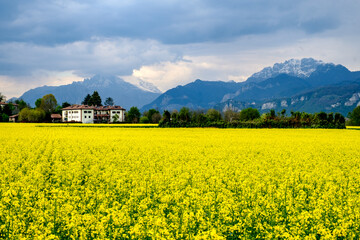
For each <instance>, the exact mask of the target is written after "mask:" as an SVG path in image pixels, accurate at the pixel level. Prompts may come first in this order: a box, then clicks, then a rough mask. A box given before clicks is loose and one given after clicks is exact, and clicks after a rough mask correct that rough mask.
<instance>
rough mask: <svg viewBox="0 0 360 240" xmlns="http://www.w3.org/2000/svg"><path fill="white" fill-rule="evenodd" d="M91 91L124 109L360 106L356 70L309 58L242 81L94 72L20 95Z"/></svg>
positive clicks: (68, 96) (71, 95) (70, 98)
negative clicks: (166, 84) (166, 83)
mask: <svg viewBox="0 0 360 240" xmlns="http://www.w3.org/2000/svg"><path fill="white" fill-rule="evenodd" d="M93 91H98V92H99V94H100V96H101V97H102V98H103V101H104V100H105V98H107V97H112V98H113V99H114V102H115V104H117V105H121V106H122V107H124V108H126V109H129V108H130V107H131V106H137V107H139V108H141V111H146V110H149V109H151V108H155V109H158V110H159V111H163V110H170V111H171V110H174V109H176V110H179V109H180V108H182V107H184V106H185V107H188V108H190V109H195V110H196V109H201V110H206V109H209V108H215V109H218V110H221V111H225V110H226V109H233V110H236V111H239V110H241V109H244V108H247V107H254V108H257V109H259V110H260V111H261V112H267V111H269V109H275V110H276V111H281V110H282V109H286V110H287V111H288V112H290V111H305V112H311V113H312V112H319V111H325V112H340V113H342V114H343V115H347V113H348V112H350V111H352V109H353V108H354V107H355V106H357V105H360V72H351V71H349V70H348V69H347V68H346V67H344V66H342V65H335V64H333V63H325V62H323V61H319V60H315V59H312V58H304V59H301V60H299V59H290V60H287V61H285V62H283V63H275V64H274V65H273V66H272V67H266V68H264V69H263V70H261V71H260V72H257V73H254V74H253V75H251V76H250V77H249V78H248V79H247V80H246V81H245V82H234V81H229V82H224V81H204V80H200V79H197V80H195V81H194V82H191V83H189V84H186V85H184V86H177V87H175V88H172V89H169V90H168V91H166V92H164V93H161V92H160V91H159V89H157V87H156V86H154V85H152V84H151V83H148V82H144V81H139V82H138V83H136V84H131V83H128V82H126V81H124V80H123V79H121V78H119V77H115V76H106V75H95V76H94V77H92V78H90V79H85V80H84V81H81V82H73V83H72V84H68V85H62V86H56V87H55V86H43V87H38V88H35V89H31V90H29V91H27V92H25V93H24V94H23V95H22V96H21V97H20V98H22V99H23V100H25V101H26V102H28V103H30V104H32V105H33V104H34V103H35V101H36V99H38V98H41V97H42V96H44V95H46V94H49V93H52V94H54V96H55V97H56V99H57V100H58V103H62V102H65V101H67V102H69V103H72V104H80V103H81V101H82V100H83V99H84V97H85V96H86V95H87V94H92V92H93Z"/></svg>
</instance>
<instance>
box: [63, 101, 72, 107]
mask: <svg viewBox="0 0 360 240" xmlns="http://www.w3.org/2000/svg"><path fill="white" fill-rule="evenodd" d="M69 106H71V104H70V103H68V102H63V103H62V105H61V107H62V108H66V107H69Z"/></svg>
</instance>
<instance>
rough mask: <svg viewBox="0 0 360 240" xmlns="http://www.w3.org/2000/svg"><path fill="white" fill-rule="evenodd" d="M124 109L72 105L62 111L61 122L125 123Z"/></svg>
mask: <svg viewBox="0 0 360 240" xmlns="http://www.w3.org/2000/svg"><path fill="white" fill-rule="evenodd" d="M125 111H126V110H125V109H124V108H122V107H120V106H100V107H97V106H88V105H72V106H69V107H66V108H63V109H62V121H63V122H81V123H113V122H114V121H115V120H116V122H124V121H125Z"/></svg>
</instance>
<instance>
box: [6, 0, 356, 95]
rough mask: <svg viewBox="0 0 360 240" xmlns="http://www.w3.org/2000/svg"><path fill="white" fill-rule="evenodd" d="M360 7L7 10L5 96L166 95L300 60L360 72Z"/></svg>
mask: <svg viewBox="0 0 360 240" xmlns="http://www.w3.org/2000/svg"><path fill="white" fill-rule="evenodd" d="M359 11H360V1H359V0H342V1H339V0H336V1H335V0H297V1H289V0H271V1H269V0H224V1H219V0H207V1H206V0H192V1H183V0H182V1H180V0H149V1H146V0H142V1H139V0H121V1H117V0H87V1H83V0H81V1H80V0H78V1H67V0H52V1H49V0H0V92H2V93H3V94H4V95H5V96H7V98H10V97H14V96H16V97H18V96H20V95H22V94H23V93H24V92H25V91H26V90H29V89H30V88H34V87H38V86H42V85H62V84H69V83H71V82H72V81H80V80H82V79H84V78H87V77H91V76H93V75H95V74H102V73H103V74H114V75H118V76H121V77H123V78H124V79H125V80H127V81H130V82H131V81H137V80H138V79H141V80H145V81H148V82H151V83H153V84H154V85H156V86H157V87H158V88H159V89H160V90H162V91H165V90H167V89H169V88H172V87H175V86H177V85H179V84H181V85H183V84H186V83H189V82H192V81H194V80H195V79H198V78H199V79H203V80H223V81H229V80H235V81H244V80H246V78H247V77H249V76H250V75H251V74H252V73H254V72H257V71H260V70H261V69H262V68H264V67H266V66H272V65H273V64H274V63H276V62H284V61H285V60H288V59H291V58H298V59H300V58H303V57H313V58H315V59H318V60H323V61H324V62H333V63H336V64H342V65H344V66H346V67H347V68H349V69H350V70H353V71H354V70H360V44H359V43H360V30H359V29H360V14H359Z"/></svg>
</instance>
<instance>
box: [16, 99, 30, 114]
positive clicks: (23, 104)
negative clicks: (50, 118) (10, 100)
mask: <svg viewBox="0 0 360 240" xmlns="http://www.w3.org/2000/svg"><path fill="white" fill-rule="evenodd" d="M15 103H16V104H17V105H18V110H19V111H21V110H23V109H24V108H30V106H29V104H27V103H26V102H25V101H24V100H22V99H17V100H15Z"/></svg>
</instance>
